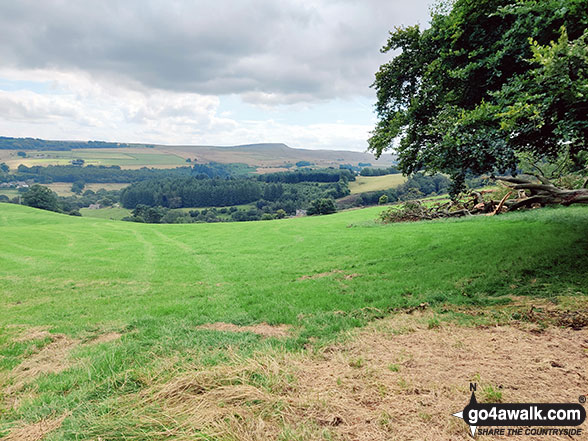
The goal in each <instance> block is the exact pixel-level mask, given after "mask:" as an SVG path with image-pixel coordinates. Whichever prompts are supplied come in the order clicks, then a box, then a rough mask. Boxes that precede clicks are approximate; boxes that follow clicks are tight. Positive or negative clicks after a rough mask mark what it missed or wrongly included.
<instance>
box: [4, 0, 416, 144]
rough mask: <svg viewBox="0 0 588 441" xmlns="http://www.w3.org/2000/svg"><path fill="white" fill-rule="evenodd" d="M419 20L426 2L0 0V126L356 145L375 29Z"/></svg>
mask: <svg viewBox="0 0 588 441" xmlns="http://www.w3.org/2000/svg"><path fill="white" fill-rule="evenodd" d="M423 17H426V0H424V2H423V1H422V0H421V1H417V2H412V3H410V4H407V3H406V2H403V1H400V0H387V1H384V0H364V1H359V0H323V1H310V0H304V1H300V0H284V1H280V2H275V1H270V0H267V1H263V0H244V1H242V2H241V1H240V2H235V1H230V0H216V1H215V2H208V1H204V0H202V1H180V0H174V1H163V0H128V1H125V2H119V1H118V0H103V1H100V2H93V1H73V0H45V1H43V2H37V1H33V0H20V1H18V2H0V40H2V45H0V130H1V131H2V134H3V135H6V136H37V137H47V138H53V139H102V140H110V141H121V142H147V143H166V144H176V143H182V144H184V143H189V144H222V145H228V144H244V143H252V142H270V141H272V142H285V143H288V144H290V145H292V146H295V147H303V148H331V149H336V148H349V149H354V150H363V149H365V147H366V139H367V137H368V136H369V135H368V133H369V131H370V130H371V129H372V126H368V125H366V124H364V123H365V121H366V120H369V119H370V118H369V117H366V116H365V115H371V112H372V111H371V108H363V109H357V107H358V106H357V105H355V104H353V101H354V99H355V98H357V97H363V98H362V99H365V97H368V96H371V95H373V91H370V89H369V85H370V84H371V82H372V80H373V75H374V72H375V71H376V70H377V68H378V66H379V64H381V63H382V62H384V61H385V57H384V56H383V55H382V54H380V53H379V48H380V46H381V45H382V44H383V43H384V42H385V40H386V37H387V31H388V30H390V29H392V28H393V27H394V26H396V25H399V24H402V23H406V24H412V23H414V22H415V21H421V22H423V21H424V20H423V19H422V18H423ZM2 79H4V80H6V81H7V82H9V83H10V87H2ZM2 89H4V90H2ZM229 95H231V96H233V97H238V100H239V102H240V103H242V108H241V109H239V110H238V111H237V109H231V108H226V107H222V106H221V103H222V102H223V100H224V101H225V102H226V101H230V100H227V99H226V97H227V96H229ZM370 99H371V98H370ZM335 101H336V102H341V103H344V105H347V106H349V109H348V112H347V113H346V117H345V118H341V117H339V116H338V115H336V112H332V109H330V108H329V105H331V107H332V104H333V103H334V102H335ZM247 106H249V107H247ZM251 106H253V107H251ZM221 107H222V111H221V110H220V109H221ZM243 108H248V110H245V111H243ZM253 108H255V109H257V110H252V109H253ZM352 108H353V109H354V110H353V111H352V110H351V109H352ZM297 110H304V111H305V112H306V113H308V114H309V115H312V116H313V118H310V119H311V121H310V122H308V121H307V122H305V123H301V122H300V121H299V120H298V119H297V118H295V113H296V111H297ZM322 110H325V112H324V113H321V112H322ZM327 110H328V111H327ZM353 112H355V115H357V117H354V116H353V115H354V113H353ZM251 115H255V116H254V117H251ZM293 115H294V117H293ZM288 118H291V119H290V120H288ZM307 119H308V118H307ZM343 120H344V121H345V122H343ZM358 121H362V123H361V124H360V123H358Z"/></svg>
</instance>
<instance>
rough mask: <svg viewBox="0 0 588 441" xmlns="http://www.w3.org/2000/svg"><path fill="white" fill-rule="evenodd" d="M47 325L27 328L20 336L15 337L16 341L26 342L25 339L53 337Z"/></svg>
mask: <svg viewBox="0 0 588 441" xmlns="http://www.w3.org/2000/svg"><path fill="white" fill-rule="evenodd" d="M47 329H48V328H47V327H43V326H35V327H32V328H28V329H26V330H25V331H24V332H22V333H20V335H18V337H16V338H15V339H14V341H16V342H24V341H31V340H43V339H45V338H51V333H50V332H49V331H48V330H47Z"/></svg>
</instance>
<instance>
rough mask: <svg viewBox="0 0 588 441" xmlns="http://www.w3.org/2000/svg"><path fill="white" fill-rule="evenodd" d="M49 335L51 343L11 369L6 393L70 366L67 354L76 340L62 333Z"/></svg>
mask: <svg viewBox="0 0 588 441" xmlns="http://www.w3.org/2000/svg"><path fill="white" fill-rule="evenodd" d="M49 337H50V338H51V339H52V341H51V343H49V344H47V345H45V346H43V347H42V348H41V349H40V350H39V351H38V352H35V353H33V354H32V355H31V356H29V357H28V358H26V359H25V360H24V361H23V362H22V363H21V364H19V365H18V366H16V367H15V368H14V369H13V370H12V372H11V373H10V378H11V380H12V381H11V385H10V386H9V387H7V388H6V389H7V390H6V394H7V395H10V394H11V393H13V392H15V391H17V390H19V389H21V388H22V387H23V386H24V385H25V384H26V383H29V382H30V381H32V380H33V379H35V378H36V377H38V376H39V375H42V374H54V373H58V372H61V371H64V370H65V369H68V368H69V367H70V366H71V363H70V360H69V358H68V354H69V351H70V350H71V349H72V348H73V347H74V346H75V345H77V344H78V341H77V340H73V339H71V338H69V337H67V336H66V335H63V334H49Z"/></svg>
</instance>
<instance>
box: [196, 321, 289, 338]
mask: <svg viewBox="0 0 588 441" xmlns="http://www.w3.org/2000/svg"><path fill="white" fill-rule="evenodd" d="M198 329H209V330H212V331H224V332H252V333H254V334H259V335H263V336H264V337H287V336H288V335H289V333H290V329H291V326H288V325H279V326H272V325H268V324H267V323H259V324H257V325H250V326H238V325H234V324H233V323H224V322H216V323H207V324H204V325H200V326H198Z"/></svg>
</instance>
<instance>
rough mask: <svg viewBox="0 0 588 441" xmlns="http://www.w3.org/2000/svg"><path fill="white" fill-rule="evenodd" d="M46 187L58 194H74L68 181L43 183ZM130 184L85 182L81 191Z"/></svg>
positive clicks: (120, 187) (119, 188)
mask: <svg viewBox="0 0 588 441" xmlns="http://www.w3.org/2000/svg"><path fill="white" fill-rule="evenodd" d="M43 185H45V186H46V187H49V188H50V189H51V190H53V191H54V192H55V193H57V194H58V195H59V196H74V195H75V193H72V191H71V185H72V184H71V183H70V182H53V183H51V184H43ZM129 185H130V184H128V183H116V182H105V183H90V184H86V186H85V187H84V190H83V191H86V190H92V191H94V192H95V191H98V190H100V189H101V188H103V189H104V190H121V189H123V188H125V187H128V186H129ZM82 193H83V192H82Z"/></svg>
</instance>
